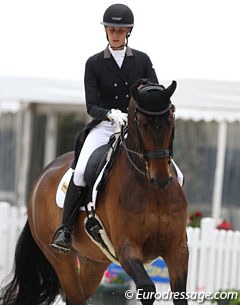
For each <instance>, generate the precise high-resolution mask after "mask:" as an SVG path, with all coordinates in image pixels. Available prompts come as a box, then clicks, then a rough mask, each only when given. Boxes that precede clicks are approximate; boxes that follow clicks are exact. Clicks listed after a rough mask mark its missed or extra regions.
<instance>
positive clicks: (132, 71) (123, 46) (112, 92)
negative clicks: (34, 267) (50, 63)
mask: <svg viewBox="0 0 240 305" xmlns="http://www.w3.org/2000/svg"><path fill="white" fill-rule="evenodd" d="M101 24H103V25H104V28H105V33H106V37H107V40H108V42H109V43H108V45H107V47H106V49H105V50H104V51H101V52H100V53H97V54H95V55H93V56H91V57H90V58H89V59H88V60H87V62H86V66H85V76H84V85H85V96H86V106H87V111H88V113H89V115H90V116H91V117H92V118H93V119H94V124H93V125H94V127H93V128H92V129H91V130H90V132H89V134H88V136H87V138H86V140H85V142H84V145H83V147H82V150H81V153H80V156H79V159H78V162H77V165H76V168H75V171H74V174H73V176H72V178H71V180H70V184H69V187H68V190H67V193H66V198H65V202H64V209H63V216H62V225H61V226H60V227H59V228H58V230H57V232H58V231H59V233H60V234H59V236H58V237H57V239H56V240H55V241H53V244H52V246H53V247H55V248H57V249H60V250H64V252H66V251H69V250H70V249H71V243H72V231H73V224H74V218H75V215H72V214H73V213H74V212H73V210H74V209H75V207H76V206H80V205H81V200H83V197H84V192H85V190H86V183H85V181H84V171H85V167H86V164H87V161H88V158H89V156H90V155H91V153H92V152H93V151H94V150H95V149H96V148H98V147H99V146H101V145H104V144H107V142H108V141H109V138H110V136H111V135H112V134H113V133H114V132H115V130H116V126H117V125H124V124H125V123H126V122H127V107H128V104H129V100H130V87H131V86H132V85H133V84H135V83H136V81H137V80H139V79H141V78H146V79H149V80H150V81H151V82H153V83H158V79H157V76H156V73H155V70H154V68H153V65H152V62H151V60H150V58H149V57H148V55H147V54H145V53H143V52H140V51H138V50H135V49H131V48H130V47H128V38H129V37H130V35H131V32H132V29H133V26H134V16H133V13H132V11H131V9H130V8H129V7H128V6H126V5H124V4H113V5H111V6H109V7H108V8H107V9H106V11H105V13H104V15H103V21H102V22H101ZM176 168H177V167H176ZM177 170H178V168H177ZM178 175H180V176H182V174H181V172H180V170H179V173H178ZM75 214H76V213H75Z"/></svg>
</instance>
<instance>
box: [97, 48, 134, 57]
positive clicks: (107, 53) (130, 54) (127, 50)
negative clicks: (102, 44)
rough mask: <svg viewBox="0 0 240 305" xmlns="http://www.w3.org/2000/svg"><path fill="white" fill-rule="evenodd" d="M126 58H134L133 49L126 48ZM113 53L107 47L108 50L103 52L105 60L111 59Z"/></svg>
mask: <svg viewBox="0 0 240 305" xmlns="http://www.w3.org/2000/svg"><path fill="white" fill-rule="evenodd" d="M125 54H126V56H133V52H132V49H131V48H129V47H127V48H126V53H125ZM111 55H112V54H111V52H110V50H109V47H108V46H107V47H106V49H105V50H104V51H103V56H104V58H110V57H111Z"/></svg>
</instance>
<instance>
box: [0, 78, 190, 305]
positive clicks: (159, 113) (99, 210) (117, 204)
mask: <svg viewBox="0 0 240 305" xmlns="http://www.w3.org/2000/svg"><path fill="white" fill-rule="evenodd" d="M175 89H176V82H175V81H173V82H172V84H171V85H170V86H168V87H167V88H165V87H164V86H162V85H158V84H151V83H149V82H147V81H142V82H141V81H139V82H138V83H137V84H136V85H134V86H132V88H131V100H130V103H129V108H128V130H127V134H125V135H124V136H123V137H122V145H121V146H120V148H119V151H118V154H117V157H116V160H115V162H114V164H113V165H112V168H111V170H110V172H109V176H108V180H107V182H106V184H105V186H104V188H103V189H102V190H101V192H99V194H98V198H97V204H96V214H97V215H98V217H99V218H100V219H101V221H102V223H103V224H104V226H105V229H106V231H107V233H108V235H109V238H110V240H111V242H112V245H113V246H114V249H115V253H116V258H117V260H118V261H119V263H120V265H121V266H122V268H123V269H124V270H125V271H126V273H127V274H128V275H129V276H130V277H131V278H132V279H133V281H134V282H135V284H136V289H137V291H140V289H141V291H143V292H144V294H145V297H144V296H143V297H142V298H141V302H142V304H143V305H152V304H153V303H154V301H155V299H156V298H155V296H156V295H155V292H156V288H155V285H154V283H153V282H152V280H151V279H150V277H149V276H148V274H147V272H146V271H145V268H144V264H145V263H149V262H151V261H153V260H155V259H157V258H158V257H159V256H161V257H162V258H163V259H164V260H165V262H166V264H167V267H168V271H169V277H170V286H171V290H172V292H177V293H182V294H183V293H186V281H187V269H188V246H187V237H186V222H187V202H186V199H185V196H184V193H183V190H182V187H181V186H180V185H179V183H178V180H177V177H176V174H175V171H174V169H173V166H172V162H171V157H172V146H173V133H174V120H175V118H174V110H175V108H174V105H172V103H171V100H170V98H171V96H172V95H173V93H174V91H175ZM73 158H74V154H73V153H72V152H70V153H67V154H64V155H62V156H60V157H58V158H57V159H56V160H54V161H53V162H51V163H50V164H49V165H48V166H47V167H46V168H45V169H44V170H43V172H42V173H41V174H40V176H39V177H38V179H37V180H36V182H35V184H34V186H33V189H32V192H31V194H30V198H29V202H28V219H27V222H26V225H25V227H24V229H23V231H22V233H21V236H20V238H19V240H18V243H17V246H16V252H15V267H14V270H13V279H12V281H11V282H10V283H9V284H8V285H7V286H6V287H5V288H4V289H3V290H2V297H1V303H0V304H1V305H38V304H44V305H50V304H53V302H54V300H55V298H56V296H57V295H58V294H59V292H60V291H61V290H63V292H64V294H65V296H66V304H68V305H86V304H87V303H86V300H87V299H88V298H89V297H90V296H91V295H92V294H93V293H94V292H95V291H96V289H97V287H98V286H99V284H100V282H101V279H102V276H103V273H104V271H105V270H106V268H107V267H108V266H109V264H110V263H111V261H110V260H109V259H108V258H107V257H106V256H105V254H103V252H102V251H101V250H100V248H99V247H97V246H96V244H95V243H93V242H92V241H91V239H90V238H89V236H88V235H87V234H86V233H85V231H84V218H85V213H84V212H79V215H78V217H77V220H76V223H75V227H74V238H73V250H72V251H71V252H70V253H68V254H65V255H63V254H60V253H56V252H55V251H54V250H53V249H52V248H51V247H50V246H49V244H50V243H51V239H52V235H53V233H54V231H55V230H56V228H57V227H58V226H59V224H60V222H61V214H62V209H61V208H59V207H58V206H57V205H56V202H55V200H56V199H55V195H56V191H57V187H58V185H59V182H60V180H61V178H62V176H63V175H64V173H65V172H66V171H67V170H68V169H69V168H70V167H71V164H72V162H73ZM76 258H77V259H78V261H80V271H77V268H76ZM173 303H174V304H175V305H187V304H188V301H187V299H186V298H185V299H184V298H181V299H180V298H178V297H177V294H176V295H173Z"/></svg>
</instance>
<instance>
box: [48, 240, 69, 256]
mask: <svg viewBox="0 0 240 305" xmlns="http://www.w3.org/2000/svg"><path fill="white" fill-rule="evenodd" d="M49 246H50V247H51V248H52V249H53V250H54V251H56V252H58V253H60V254H68V253H70V252H71V250H72V249H71V248H64V247H60V246H58V245H56V244H53V243H52V244H49Z"/></svg>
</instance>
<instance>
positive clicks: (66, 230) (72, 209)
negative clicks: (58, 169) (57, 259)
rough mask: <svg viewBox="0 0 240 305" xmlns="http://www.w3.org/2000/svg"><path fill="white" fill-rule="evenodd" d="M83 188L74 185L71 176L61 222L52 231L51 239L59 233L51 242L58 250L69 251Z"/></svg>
mask: <svg viewBox="0 0 240 305" xmlns="http://www.w3.org/2000/svg"><path fill="white" fill-rule="evenodd" d="M85 189H86V188H85V187H82V186H76V185H75V184H74V183H73V176H72V178H71V180H70V183H69V186H68V189H67V193H66V197H65V201H64V207H63V214H62V224H61V226H60V227H59V228H58V229H57V231H56V232H55V233H54V236H53V239H54V238H55V236H56V235H57V234H59V235H58V237H57V238H56V239H55V240H54V241H53V242H52V244H51V246H52V247H53V248H54V249H57V250H58V251H59V252H64V253H67V252H69V251H71V245H72V232H73V225H74V221H75V218H76V216H77V214H78V210H79V207H80V206H81V201H82V200H83V197H84V191H85Z"/></svg>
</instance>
